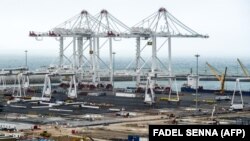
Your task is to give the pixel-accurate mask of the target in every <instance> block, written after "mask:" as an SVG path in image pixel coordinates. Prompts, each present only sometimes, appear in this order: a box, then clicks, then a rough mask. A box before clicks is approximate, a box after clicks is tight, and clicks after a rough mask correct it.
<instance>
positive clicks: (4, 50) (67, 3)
mask: <svg viewBox="0 0 250 141" xmlns="http://www.w3.org/2000/svg"><path fill="white" fill-rule="evenodd" d="M160 7H165V8H166V9H167V10H168V11H169V12H170V13H171V14H172V15H174V16H175V17H176V18H177V19H179V20H180V21H182V22H183V23H184V24H186V25H187V26H189V27H190V28H192V29H193V30H195V31H197V32H198V33H200V34H208V35H209V36H210V38H208V39H200V38H194V39H173V41H172V47H173V49H172V50H173V56H176V57H178V56H193V55H194V54H196V53H199V54H201V55H202V56H207V57H218V56H219V57H220V56H226V57H233V58H236V57H249V53H250V1H249V0H1V1H0V19H1V20H0V25H1V26H0V32H1V34H0V55H4V54H6V55H13V54H15V55H23V54H24V50H28V51H29V55H31V54H32V55H45V56H53V55H54V56H57V55H58V48H59V46H58V42H57V41H56V40H55V39H53V38H44V39H43V41H36V40H35V39H34V38H31V37H29V36H28V34H29V31H48V30H49V29H51V28H53V27H55V26H56V25H58V24H60V23H62V22H64V21H65V20H67V19H69V18H70V17H72V16H74V15H76V14H78V13H79V12H80V11H81V10H83V9H85V10H87V11H88V12H89V13H90V14H92V15H96V14H97V13H98V12H100V11H101V10H102V9H107V10H108V11H109V12H110V13H112V15H114V16H115V17H116V18H118V19H120V20H121V21H123V22H124V23H125V24H126V25H128V26H133V25H134V24H136V23H137V22H139V21H140V20H142V19H143V18H145V17H147V16H149V15H150V14H152V13H154V12H155V11H157V10H158V9H159V8H160ZM127 42H132V43H126V41H122V42H121V43H120V44H122V45H119V46H121V47H120V48H118V47H116V48H115V49H114V50H115V51H116V52H118V53H117V55H119V56H122V57H126V56H128V55H131V54H134V53H131V52H134V51H135V48H134V47H133V46H132V47H131V44H134V43H135V41H134V40H127ZM117 44H118V43H117ZM166 51H167V50H166ZM149 52H150V50H148V52H147V53H149ZM166 54H167V52H164V53H162V54H161V55H162V56H166Z"/></svg>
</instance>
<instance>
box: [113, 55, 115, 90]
mask: <svg viewBox="0 0 250 141" xmlns="http://www.w3.org/2000/svg"><path fill="white" fill-rule="evenodd" d="M112 54H113V73H112V74H113V76H112V77H113V80H112V83H113V84H112V85H113V89H114V88H115V83H114V81H115V77H114V72H115V52H113V53H112Z"/></svg>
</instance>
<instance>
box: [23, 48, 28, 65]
mask: <svg viewBox="0 0 250 141" xmlns="http://www.w3.org/2000/svg"><path fill="white" fill-rule="evenodd" d="M24 52H25V67H26V68H27V67H28V64H27V59H28V58H27V53H28V51H27V50H25V51H24Z"/></svg>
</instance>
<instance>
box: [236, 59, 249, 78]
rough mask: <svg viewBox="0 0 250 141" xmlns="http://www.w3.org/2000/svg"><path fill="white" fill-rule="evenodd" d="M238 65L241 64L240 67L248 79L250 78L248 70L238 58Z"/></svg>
mask: <svg viewBox="0 0 250 141" xmlns="http://www.w3.org/2000/svg"><path fill="white" fill-rule="evenodd" d="M237 61H238V63H239V64H240V67H241V69H242V71H243V73H244V75H245V76H246V77H250V75H249V73H248V70H247V68H246V67H245V66H244V65H243V64H242V63H241V61H240V59H239V58H237Z"/></svg>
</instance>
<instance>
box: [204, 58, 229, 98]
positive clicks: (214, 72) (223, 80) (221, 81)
mask: <svg viewBox="0 0 250 141" xmlns="http://www.w3.org/2000/svg"><path fill="white" fill-rule="evenodd" d="M206 64H207V65H208V67H209V68H210V70H211V72H212V73H213V74H214V75H215V77H216V78H217V79H218V80H219V81H220V84H221V88H220V93H221V94H224V91H225V89H224V87H225V77H226V74H227V67H226V68H225V72H224V73H223V74H221V75H218V73H217V71H216V69H215V68H214V67H213V66H211V65H210V64H208V62H206Z"/></svg>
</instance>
